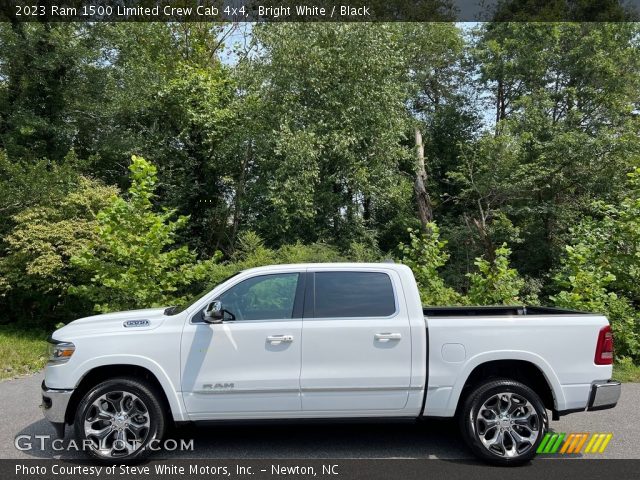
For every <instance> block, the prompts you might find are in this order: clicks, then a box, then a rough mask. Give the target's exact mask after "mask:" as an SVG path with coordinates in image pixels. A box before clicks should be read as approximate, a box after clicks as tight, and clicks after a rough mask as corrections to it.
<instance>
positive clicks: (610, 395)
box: [587, 380, 622, 410]
mask: <svg viewBox="0 0 640 480" xmlns="http://www.w3.org/2000/svg"><path fill="white" fill-rule="evenodd" d="M621 392H622V385H621V384H620V382H617V381H615V380H609V381H608V382H595V383H594V384H593V385H592V386H591V395H590V396H589V405H588V407H587V410H604V409H606V408H613V407H615V406H616V404H617V403H618V400H619V399H620V393H621Z"/></svg>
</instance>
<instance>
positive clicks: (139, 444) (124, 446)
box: [74, 378, 165, 462]
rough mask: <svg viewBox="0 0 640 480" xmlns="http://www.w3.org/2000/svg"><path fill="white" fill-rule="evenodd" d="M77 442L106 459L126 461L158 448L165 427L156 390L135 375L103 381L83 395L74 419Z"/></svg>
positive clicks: (162, 410)
mask: <svg viewBox="0 0 640 480" xmlns="http://www.w3.org/2000/svg"><path fill="white" fill-rule="evenodd" d="M74 424H75V426H74V428H75V435H76V439H77V441H78V443H79V444H80V445H82V446H83V449H84V450H85V451H86V452H87V453H89V455H91V456H93V457H95V458H97V459H100V460H103V461H107V462H127V461H131V460H138V459H140V458H142V457H144V456H145V455H146V454H147V453H148V451H149V447H150V446H151V447H153V448H157V446H158V445H157V443H158V442H159V441H160V440H161V439H162V435H163V434H164V429H165V413H164V409H163V407H162V403H161V401H160V397H159V395H158V393H157V392H156V391H155V389H154V388H153V387H151V386H150V385H147V384H146V383H143V382H141V381H140V380H138V379H136V378H117V379H112V380H107V381H105V382H102V383H100V384H98V385H96V386H95V387H93V388H92V389H90V390H89V391H88V392H87V394H86V395H85V396H84V397H83V399H82V400H81V402H80V404H79V405H78V410H77V411H76V415H75V420H74Z"/></svg>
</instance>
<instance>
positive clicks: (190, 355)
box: [42, 263, 620, 464]
mask: <svg viewBox="0 0 640 480" xmlns="http://www.w3.org/2000/svg"><path fill="white" fill-rule="evenodd" d="M51 343H52V346H51V350H52V351H51V359H50V362H49V364H48V365H47V368H46V373H45V381H44V382H43V384H42V390H43V392H42V396H43V408H44V414H45V416H46V417H47V418H48V419H49V420H50V421H51V422H53V423H54V425H56V426H57V427H58V430H59V431H62V432H64V426H65V424H69V425H71V424H73V425H74V429H75V435H76V437H77V441H78V443H80V442H82V443H83V444H89V445H91V448H89V450H88V451H89V453H90V454H91V455H93V456H95V457H97V458H99V459H103V460H111V461H120V462H121V461H125V460H132V459H136V458H139V457H140V456H142V455H144V454H145V452H146V451H148V450H149V448H148V447H149V446H150V445H151V442H154V441H155V442H156V445H157V442H158V441H159V440H160V439H161V438H162V435H163V433H164V430H165V427H166V425H167V424H168V422H171V421H172V422H193V421H201V420H225V419H228V420H233V419H256V420H257V419H284V418H287V419H291V418H296V419H309V418H356V417H364V418H371V417H397V418H402V417H404V418H416V419H417V418H421V417H429V416H432V417H453V416H457V417H458V418H459V423H460V426H461V428H462V431H463V436H464V438H465V439H466V441H467V443H468V444H469V446H470V448H471V449H472V450H473V452H474V453H475V454H476V455H478V456H480V457H481V458H483V459H485V460H489V461H492V462H494V463H501V464H517V463H522V462H523V461H526V460H528V459H530V458H532V457H533V456H534V454H535V451H536V448H537V447H538V444H539V443H540V442H541V440H542V438H543V436H544V433H545V431H546V429H547V426H548V420H547V413H546V412H547V410H550V411H551V412H553V416H554V417H556V418H557V416H559V415H562V414H565V413H569V412H577V411H584V410H595V409H601V408H610V407H613V406H615V405H616V402H617V401H618V398H619V396H620V383H618V382H614V381H611V380H610V379H611V373H612V362H613V353H612V352H613V339H612V336H611V331H610V328H609V323H608V321H607V319H606V318H605V317H603V316H602V315H596V314H586V313H581V312H573V311H568V310H559V309H552V308H544V307H460V308H424V309H423V307H422V305H421V303H420V296H419V292H418V288H417V286H416V282H415V279H414V277H413V274H412V272H411V270H410V269H409V268H408V267H406V266H404V265H397V264H387V263H381V264H358V263H352V264H351V263H349V264H347V263H345V264H307V265H277V266H269V267H261V268H254V269H251V270H246V271H243V272H241V273H239V274H237V275H235V276H233V277H231V278H229V279H227V280H226V281H225V282H223V283H222V284H220V285H218V286H217V287H216V288H214V289H213V290H212V291H211V292H209V293H207V294H205V295H204V296H202V297H201V298H199V299H198V300H196V301H194V302H193V303H192V304H190V305H188V306H186V307H183V308H178V307H169V308H166V309H164V308H154V309H147V310H136V311H129V312H118V313H111V314H106V315H97V316H93V317H88V318H83V319H80V320H76V321H74V322H71V323H69V324H68V325H66V326H64V327H63V328H61V329H59V330H57V331H56V332H54V334H53V336H52V339H51Z"/></svg>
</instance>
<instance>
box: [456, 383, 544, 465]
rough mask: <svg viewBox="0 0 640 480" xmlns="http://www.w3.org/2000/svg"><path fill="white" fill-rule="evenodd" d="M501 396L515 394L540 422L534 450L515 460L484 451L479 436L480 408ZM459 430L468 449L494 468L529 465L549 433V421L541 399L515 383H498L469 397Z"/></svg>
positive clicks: (483, 388) (477, 390)
mask: <svg viewBox="0 0 640 480" xmlns="http://www.w3.org/2000/svg"><path fill="white" fill-rule="evenodd" d="M501 392H505V393H515V394H518V395H520V396H522V397H524V398H526V399H527V400H528V401H529V402H530V403H531V405H532V406H533V408H534V409H535V410H536V413H537V414H538V417H539V418H540V420H541V422H540V430H539V432H538V438H537V439H536V441H535V442H534V444H533V446H532V448H531V449H530V450H529V451H527V452H526V453H525V454H523V455H521V456H518V457H515V458H505V457H500V456H499V455H496V454H493V453H491V452H490V451H489V450H487V449H486V448H485V446H484V445H483V444H482V442H481V441H480V439H479V438H478V436H477V434H476V428H475V425H476V418H477V416H478V412H479V411H480V408H481V407H482V405H483V404H484V402H485V401H486V400H488V399H489V398H490V397H491V396H493V395H495V394H497V393H501ZM460 427H461V430H462V433H463V436H464V439H465V441H466V443H467V445H469V447H470V448H471V450H472V451H473V452H474V453H475V454H476V455H477V456H478V457H480V458H482V459H483V460H485V461H487V462H489V463H492V464H494V465H521V464H523V463H526V462H528V461H530V460H531V459H532V458H533V457H534V456H535V454H536V450H537V448H538V445H540V442H541V441H542V439H543V437H544V435H545V433H546V432H547V430H548V427H549V420H548V417H547V411H546V409H545V407H544V404H543V403H542V400H540V397H539V396H538V395H537V394H536V393H535V392H534V391H533V390H532V389H530V388H529V387H527V386H526V385H524V384H522V383H519V382H515V381H512V380H495V381H491V382H489V383H487V384H485V385H483V386H480V387H479V388H477V389H476V390H475V391H474V392H473V393H472V394H471V395H469V397H468V398H467V401H466V402H465V405H464V408H463V411H462V412H461V415H460Z"/></svg>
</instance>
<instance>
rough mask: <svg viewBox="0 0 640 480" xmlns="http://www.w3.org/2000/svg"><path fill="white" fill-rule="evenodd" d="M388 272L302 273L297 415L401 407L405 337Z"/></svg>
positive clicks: (406, 378) (395, 284)
mask: <svg viewBox="0 0 640 480" xmlns="http://www.w3.org/2000/svg"><path fill="white" fill-rule="evenodd" d="M400 285H401V284H400V278H399V277H398V275H397V273H396V272H395V271H393V270H385V269H380V270H374V269H371V268H361V269H358V268H353V269H345V270H340V271H336V270H335V269H323V268H322V267H318V268H314V269H313V271H309V273H308V274H307V289H306V291H307V294H306V297H305V313H304V319H303V327H302V329H303V332H302V370H301V376H300V387H301V393H302V409H303V410H304V411H317V412H326V413H327V414H329V415H331V414H336V413H337V412H341V411H343V412H349V411H354V410H356V411H358V413H363V414H366V413H367V412H369V413H375V412H377V411H389V410H400V409H403V408H404V407H405V405H406V403H407V398H408V394H409V386H410V379H411V337H410V335H411V333H410V327H409V317H408V314H407V309H406V305H405V302H404V298H400V297H401V292H402V289H401V286H400Z"/></svg>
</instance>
